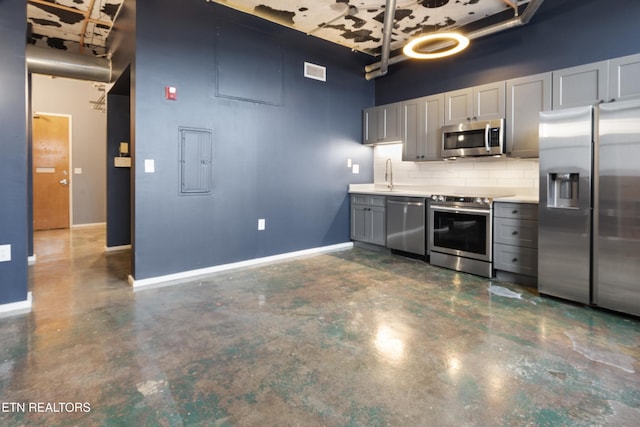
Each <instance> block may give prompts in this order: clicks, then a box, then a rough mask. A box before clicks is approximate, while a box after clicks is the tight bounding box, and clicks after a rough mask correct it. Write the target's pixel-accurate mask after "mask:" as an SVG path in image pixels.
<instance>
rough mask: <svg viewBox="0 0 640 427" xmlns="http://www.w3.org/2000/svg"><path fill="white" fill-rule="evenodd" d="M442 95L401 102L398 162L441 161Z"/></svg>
mask: <svg viewBox="0 0 640 427" xmlns="http://www.w3.org/2000/svg"><path fill="white" fill-rule="evenodd" d="M443 124H444V94H439V95H433V96H425V97H423V98H417V99H412V100H410V101H405V102H403V103H402V141H403V143H404V146H403V151H402V160H404V161H406V162H421V161H428V160H441V159H442V157H441V150H442V129H441V128H442V125H443Z"/></svg>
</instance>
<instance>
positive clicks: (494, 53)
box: [372, 0, 640, 105]
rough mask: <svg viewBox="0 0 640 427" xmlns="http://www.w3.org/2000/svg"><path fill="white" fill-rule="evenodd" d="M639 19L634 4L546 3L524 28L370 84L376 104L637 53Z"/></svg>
mask: <svg viewBox="0 0 640 427" xmlns="http://www.w3.org/2000/svg"><path fill="white" fill-rule="evenodd" d="M639 17H640V1H638V0H616V1H615V2H608V1H601V0H546V1H545V2H544V3H543V4H542V6H541V7H540V9H539V10H538V12H537V13H536V15H534V16H533V18H532V19H531V21H530V22H529V24H528V25H526V26H523V27H520V28H517V29H512V30H508V31H505V32H503V33H498V34H494V35H492V36H488V37H485V38H482V39H478V40H474V41H472V42H471V45H470V46H469V48H467V50H466V51H465V52H463V53H462V54H460V55H456V56H453V57H450V58H447V59H443V60H438V61H433V62H429V61H425V62H415V61H405V62H402V63H399V64H397V65H392V66H390V67H389V74H388V75H387V76H385V77H381V78H378V79H377V80H376V104H377V105H382V104H386V103H389V102H395V101H400V100H404V99H411V98H416V97H419V96H423V95H430V94H434V93H440V92H445V91H448V90H454V89H460V88H464V87H469V86H475V85H477V84H483V83H491V82H495V81H499V80H506V79H510V78H514V77H521V76H526V75H531V74H536V73H541V72H546V71H552V70H555V69H560V68H566V67H572V66H575V65H581V64H586V63H589V62H595V61H600V60H604V59H609V58H614V57H618V56H625V55H630V54H634V53H640V25H638V18H639ZM372 62H374V61H372Z"/></svg>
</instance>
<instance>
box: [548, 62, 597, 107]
mask: <svg viewBox="0 0 640 427" xmlns="http://www.w3.org/2000/svg"><path fill="white" fill-rule="evenodd" d="M608 74H609V67H608V61H600V62H594V63H592V64H586V65H580V66H577V67H571V68H565V69H562V70H558V71H554V72H553V109H554V110H559V109H561V108H572V107H580V106H583V105H592V104H597V103H600V102H604V101H608V100H609V95H608V92H609V85H608V81H609V79H608Z"/></svg>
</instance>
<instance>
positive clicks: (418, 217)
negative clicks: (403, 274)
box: [387, 197, 427, 255]
mask: <svg viewBox="0 0 640 427" xmlns="http://www.w3.org/2000/svg"><path fill="white" fill-rule="evenodd" d="M425 206H426V201H425V199H424V198H419V197H387V247H388V248H389V249H395V250H398V251H403V252H408V253H412V254H417V255H425V254H426V246H427V245H426V240H425V230H426V222H425Z"/></svg>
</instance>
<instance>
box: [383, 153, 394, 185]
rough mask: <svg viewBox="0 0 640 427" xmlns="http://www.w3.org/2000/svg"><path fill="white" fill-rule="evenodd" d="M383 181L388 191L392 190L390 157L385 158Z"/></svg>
mask: <svg viewBox="0 0 640 427" xmlns="http://www.w3.org/2000/svg"><path fill="white" fill-rule="evenodd" d="M384 182H386V183H387V188H388V189H389V191H392V190H393V164H392V163H391V159H387V163H386V164H385V165H384Z"/></svg>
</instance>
